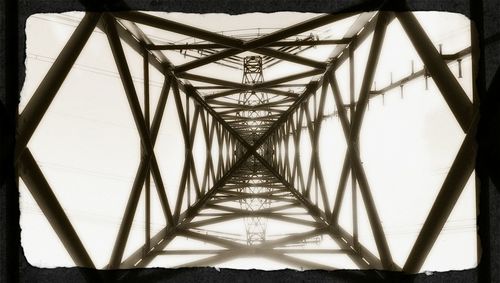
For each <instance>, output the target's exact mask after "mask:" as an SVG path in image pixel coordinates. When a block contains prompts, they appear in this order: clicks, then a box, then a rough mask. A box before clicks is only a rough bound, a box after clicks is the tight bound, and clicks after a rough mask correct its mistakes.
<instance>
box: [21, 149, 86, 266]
mask: <svg viewBox="0 0 500 283" xmlns="http://www.w3.org/2000/svg"><path fill="white" fill-rule="evenodd" d="M18 172H19V176H20V177H21V179H23V181H24V184H25V185H26V187H27V188H28V190H29V191H30V193H31V195H32V196H33V198H34V199H35V201H36V203H37V204H38V206H39V207H40V209H41V210H42V212H43V214H44V215H45V217H46V218H47V220H48V222H49V223H50V225H51V226H52V229H54V231H55V232H56V234H57V236H58V237H59V239H60V240H61V242H62V244H63V245H64V247H65V248H66V250H67V251H68V253H69V255H70V256H71V258H72V259H73V261H74V262H75V264H76V265H77V266H81V267H88V268H95V265H94V263H93V262H92V259H91V258H90V256H89V254H88V253H87V251H86V250H85V247H84V246H83V243H82V241H81V240H80V238H79V237H78V234H77V233H76V231H75V229H74V228H73V225H71V222H70V221H69V219H68V217H67V216H66V214H65V213H64V209H63V208H62V207H61V205H60V204H59V201H58V200H57V198H56V196H55V195H54V192H53V191H52V189H51V188H50V185H49V183H48V182H47V180H46V179H45V177H44V176H43V173H42V171H41V170H40V168H39V167H38V165H37V164H36V161H35V159H34V158H33V155H31V152H30V151H29V149H25V150H24V151H23V152H22V153H21V156H20V157H19V162H18Z"/></svg>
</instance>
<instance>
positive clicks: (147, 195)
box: [142, 49, 151, 253]
mask: <svg viewBox="0 0 500 283" xmlns="http://www.w3.org/2000/svg"><path fill="white" fill-rule="evenodd" d="M142 56H143V74H144V119H145V120H146V129H147V131H148V135H149V136H150V138H151V120H150V117H149V116H150V115H149V107H150V103H149V52H148V50H147V49H144V50H143V54H142ZM150 192H151V175H150V171H149V168H148V169H146V181H145V184H144V203H145V210H146V211H145V213H144V216H145V219H144V220H145V222H146V227H145V234H144V238H145V243H144V246H145V249H144V252H145V253H147V252H148V251H149V249H150V239H151V196H150Z"/></svg>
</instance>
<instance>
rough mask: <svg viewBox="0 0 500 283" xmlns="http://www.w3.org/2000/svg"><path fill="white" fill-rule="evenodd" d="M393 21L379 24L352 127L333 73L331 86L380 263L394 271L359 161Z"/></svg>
mask: <svg viewBox="0 0 500 283" xmlns="http://www.w3.org/2000/svg"><path fill="white" fill-rule="evenodd" d="M388 20H389V17H388V15H387V12H380V14H379V16H378V19H377V23H376V26H375V31H374V34H373V39H372V45H371V47H370V52H369V55H368V60H367V65H366V69H365V74H364V77H363V83H362V85H361V88H360V97H359V100H358V103H357V105H356V113H355V114H354V119H353V120H352V121H351V123H350V124H351V126H350V127H349V121H348V118H347V115H346V111H345V108H344V104H343V102H342V99H341V97H340V93H339V90H338V85H337V82H336V78H335V74H334V73H333V72H332V73H331V74H330V76H331V78H330V83H331V84H332V90H333V93H334V98H335V103H336V105H337V111H338V113H339V117H340V119H341V123H342V127H343V128H344V133H345V132H347V131H348V132H349V136H346V140H347V141H348V149H347V150H348V152H349V154H350V159H351V161H352V162H351V165H352V166H354V168H355V172H356V178H357V180H358V182H359V188H360V191H361V196H362V197H363V201H364V204H365V207H366V211H367V214H368V220H369V222H370V227H371V228H372V232H373V235H374V238H375V243H376V244H377V249H378V252H379V255H380V260H381V261H382V264H383V266H384V268H386V269H389V270H392V269H393V267H394V262H393V261H392V256H391V253H390V250H389V246H388V244H387V239H386V238H385V234H384V231H383V228H382V224H381V221H380V217H379V215H378V212H377V209H376V206H375V202H374V200H373V196H372V194H371V190H370V187H369V184H368V180H367V178H366V175H365V172H364V169H363V167H362V166H361V160H360V157H359V152H358V151H356V146H357V142H356V141H357V139H358V136H359V132H360V130H361V124H362V121H363V116H364V112H365V109H366V105H367V102H368V98H369V90H370V87H371V85H372V81H373V77H374V75H375V70H376V67H377V63H378V58H379V55H380V51H381V49H382V44H383V40H384V36H385V31H386V28H387V23H388Z"/></svg>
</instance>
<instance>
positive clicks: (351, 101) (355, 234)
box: [348, 46, 359, 249]
mask: <svg viewBox="0 0 500 283" xmlns="http://www.w3.org/2000/svg"><path fill="white" fill-rule="evenodd" d="M348 52H349V114H350V118H351V121H352V120H353V119H354V112H355V111H356V108H355V107H354V103H355V94H356V89H355V87H356V84H355V69H354V48H353V47H352V46H350V47H349V49H348ZM356 150H357V151H358V152H359V144H358V145H357V148H356ZM351 164H352V163H351ZM351 191H352V192H351V194H352V241H353V243H352V245H353V246H354V248H355V249H356V248H357V246H358V244H359V243H358V198H357V192H358V189H357V187H356V171H355V169H354V167H353V166H351Z"/></svg>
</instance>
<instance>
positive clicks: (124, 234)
mask: <svg viewBox="0 0 500 283" xmlns="http://www.w3.org/2000/svg"><path fill="white" fill-rule="evenodd" d="M103 20H104V25H105V30H106V35H107V37H108V41H109V44H110V47H111V51H112V53H113V57H114V58H115V61H116V64H117V67H118V72H119V74H120V78H121V80H122V83H123V85H124V89H125V94H126V95H127V99H128V101H129V104H130V108H131V110H132V115H133V117H134V121H135V124H136V127H137V129H138V131H139V134H140V137H141V144H142V147H143V149H144V152H146V153H147V156H142V157H141V163H140V164H139V168H138V172H137V175H136V178H135V180H134V184H133V186H132V192H131V194H130V197H129V200H128V202H127V206H126V209H125V213H124V217H123V220H122V224H121V225H120V230H119V232H118V236H117V240H116V242H115V246H114V248H113V252H112V255H111V259H110V264H109V266H110V268H116V267H119V265H120V261H121V259H122V256H123V252H124V249H125V245H126V242H127V239H128V235H129V233H130V228H131V226H132V222H133V219H134V214H135V210H136V208H137V203H138V201H139V197H140V194H141V190H142V186H143V184H144V181H145V178H146V175H147V168H148V166H149V165H151V170H152V173H153V177H154V181H155V183H156V185H157V191H158V194H159V196H160V202H161V205H162V208H163V212H164V214H165V217H166V219H167V222H168V223H172V216H171V212H170V207H169V204H168V200H167V197H166V194H165V189H164V187H163V182H162V180H161V177H160V172H159V168H158V164H157V162H156V159H155V157H154V150H153V143H152V139H151V137H150V135H149V133H148V130H147V127H146V124H145V123H144V117H143V115H142V110H141V107H140V104H139V100H138V97H137V93H136V92H135V88H134V84H133V81H132V77H131V75H130V71H129V68H128V65H127V62H126V58H125V54H124V52H123V49H122V46H121V42H120V38H119V37H118V34H117V30H116V26H115V20H114V19H113V18H111V17H110V16H109V15H103ZM165 100H166V99H165ZM158 107H161V109H164V105H161V106H160V105H159V106H158ZM156 117H157V116H156V115H155V118H156ZM160 117H161V115H160ZM160 120H161V119H159V120H157V121H158V123H159V122H160ZM154 121H155V120H154ZM155 122H156V121H155ZM152 129H155V130H156V129H159V125H153V127H152ZM156 136H157V133H154V138H156Z"/></svg>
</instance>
